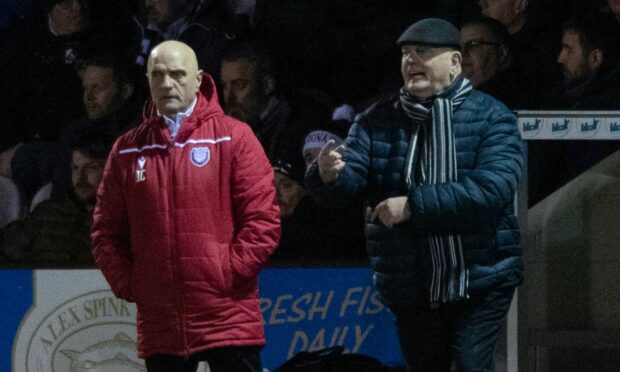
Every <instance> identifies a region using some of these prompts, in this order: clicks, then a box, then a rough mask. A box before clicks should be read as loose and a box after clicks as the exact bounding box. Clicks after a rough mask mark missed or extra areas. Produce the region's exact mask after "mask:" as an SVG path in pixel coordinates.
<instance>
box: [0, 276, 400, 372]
mask: <svg viewBox="0 0 620 372" xmlns="http://www.w3.org/2000/svg"><path fill="white" fill-rule="evenodd" d="M371 276H372V273H371V271H370V269H367V268H304V269H300V268H281V269H279V268H269V269H265V270H263V272H262V273H261V275H260V278H259V284H260V297H261V299H260V306H261V312H262V315H263V319H264V323H265V332H266V339H267V345H266V346H265V348H264V349H263V352H262V358H263V365H264V368H265V371H272V370H273V369H274V368H276V367H277V366H279V365H280V364H282V363H284V362H285V361H286V360H287V359H289V358H290V357H292V356H293V355H294V354H296V353H298V352H300V351H315V350H320V349H323V348H327V347H331V346H336V345H340V346H343V347H344V349H345V352H353V353H361V354H367V355H371V356H374V357H376V358H378V359H379V360H381V361H382V362H383V363H385V364H388V365H398V364H400V363H401V359H400V358H401V357H400V349H399V347H398V342H397V338H396V332H395V328H394V324H393V320H392V317H391V314H390V313H389V311H388V310H387V308H385V307H384V306H383V305H382V304H381V302H380V301H379V299H378V295H377V292H376V291H375V289H374V287H373V286H372V278H371ZM0 283H1V284H0V296H1V297H0V298H2V306H1V307H0V308H1V309H2V320H1V323H0V332H1V334H2V337H0V339H1V340H0V371H13V372H22V371H23V372H35V371H36V372H43V371H45V372H50V371H51V372H60V371H63V372H64V371H67V370H71V369H72V368H76V367H84V366H89V367H90V368H94V367H99V368H100V369H103V367H104V366H112V365H115V366H122V368H123V371H124V370H127V371H133V370H135V371H140V370H141V368H142V367H141V366H142V365H143V364H142V361H141V360H139V359H138V358H137V356H136V352H135V342H136V341H135V340H136V336H135V335H136V332H135V311H136V310H135V306H134V305H133V304H129V303H127V302H125V301H123V300H120V299H117V298H115V297H114V296H113V295H112V292H111V291H110V289H109V287H108V286H107V283H106V282H105V280H104V279H103V276H101V274H100V272H99V271H98V270H0ZM132 368H133V369H132Z"/></svg>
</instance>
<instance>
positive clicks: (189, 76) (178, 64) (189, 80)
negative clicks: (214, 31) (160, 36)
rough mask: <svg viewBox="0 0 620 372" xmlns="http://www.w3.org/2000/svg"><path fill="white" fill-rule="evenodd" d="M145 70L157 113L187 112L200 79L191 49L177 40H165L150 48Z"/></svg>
mask: <svg viewBox="0 0 620 372" xmlns="http://www.w3.org/2000/svg"><path fill="white" fill-rule="evenodd" d="M147 70H148V73H147V77H148V79H149V86H150V88H151V96H152V97H153V102H154V103H155V106H157V109H158V110H159V112H161V113H162V114H164V115H166V116H169V117H172V118H174V117H176V115H177V114H178V113H179V112H184V111H186V110H187V108H188V107H189V106H190V105H191V104H192V102H193V101H194V99H195V98H196V93H198V89H199V88H200V83H201V82H202V71H201V70H199V69H198V61H197V59H196V53H194V51H193V50H192V48H190V47H189V46H187V45H186V44H184V43H181V42H178V41H165V42H163V43H161V44H159V45H158V46H156V47H155V48H154V49H153V50H152V51H151V55H150V56H149V61H148V65H147Z"/></svg>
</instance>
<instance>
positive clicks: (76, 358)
mask: <svg viewBox="0 0 620 372" xmlns="http://www.w3.org/2000/svg"><path fill="white" fill-rule="evenodd" d="M135 350H136V342H135V341H134V340H132V339H131V337H129V336H127V335H126V334H125V333H123V332H120V333H118V334H116V335H115V336H114V338H113V339H111V340H102V341H100V342H98V343H96V344H93V345H91V346H88V347H86V348H85V349H83V350H81V351H77V350H71V349H64V350H63V349H61V350H60V353H61V354H62V355H64V356H65V357H67V358H68V359H69V360H70V363H71V364H70V365H69V372H80V371H101V372H121V371H122V372H145V371H146V369H145V368H144V366H143V365H142V364H140V363H139V362H138V361H136V360H132V359H131V358H130V357H129V356H128V355H133V354H135Z"/></svg>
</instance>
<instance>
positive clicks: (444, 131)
mask: <svg viewBox="0 0 620 372" xmlns="http://www.w3.org/2000/svg"><path fill="white" fill-rule="evenodd" d="M471 90H472V86H471V83H470V82H469V80H467V79H466V78H464V77H462V76H459V77H458V78H457V79H456V80H455V81H454V82H453V83H452V84H451V85H450V86H448V87H447V88H446V89H445V90H443V91H441V92H440V93H438V94H437V95H435V96H433V97H431V98H430V99H428V100H426V101H420V100H418V99H417V98H415V97H413V96H410V95H409V94H408V93H407V92H406V90H405V89H404V88H402V89H401V92H400V102H401V104H402V107H403V109H404V110H405V112H406V113H407V115H408V116H409V117H410V118H412V119H413V121H414V122H415V123H416V128H415V129H414V133H413V134H412V135H411V139H410V141H409V148H408V151H407V158H406V162H405V169H404V178H405V182H406V183H407V188H408V190H411V186H412V185H414V184H415V182H417V183H418V184H426V185H434V184H438V183H443V182H455V181H457V164H456V149H455V140H454V134H453V132H452V129H453V127H452V113H453V112H454V110H456V109H457V108H458V107H459V106H460V105H461V104H462V103H463V101H465V99H466V98H467V96H468V95H469V93H470V92H471ZM429 124H430V127H429ZM420 142H421V143H420ZM418 152H420V155H421V156H420V159H419V161H418ZM414 167H416V168H417V169H416V170H414ZM416 171H417V172H419V173H418V176H417V177H416V173H417V172H416ZM416 178H417V180H416ZM428 248H429V249H428V254H427V255H426V258H425V260H424V261H423V262H429V261H430V264H431V268H432V270H431V273H430V278H427V281H428V283H427V284H428V289H429V295H430V303H431V306H433V307H434V306H437V305H438V304H441V303H448V302H455V301H459V300H462V299H464V298H467V286H468V270H467V268H466V266H465V259H464V257H463V244H462V242H461V236H460V235H459V234H438V233H434V232H429V233H428ZM425 252H426V250H425ZM429 255H430V257H428V256H429ZM423 256H424V255H423Z"/></svg>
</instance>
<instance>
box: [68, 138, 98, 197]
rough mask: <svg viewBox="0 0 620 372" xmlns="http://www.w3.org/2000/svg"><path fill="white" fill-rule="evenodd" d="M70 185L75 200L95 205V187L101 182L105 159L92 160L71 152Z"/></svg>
mask: <svg viewBox="0 0 620 372" xmlns="http://www.w3.org/2000/svg"><path fill="white" fill-rule="evenodd" d="M72 156H73V159H72V162H71V183H72V184H73V191H74V193H75V196H76V197H77V199H78V200H79V201H80V202H82V203H84V204H92V205H94V204H95V201H96V199H97V187H99V182H100V181H101V176H102V174H103V167H104V165H105V161H106V159H94V158H90V157H88V156H86V155H84V154H82V153H81V152H80V151H79V150H76V151H73V155H72Z"/></svg>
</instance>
